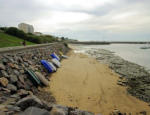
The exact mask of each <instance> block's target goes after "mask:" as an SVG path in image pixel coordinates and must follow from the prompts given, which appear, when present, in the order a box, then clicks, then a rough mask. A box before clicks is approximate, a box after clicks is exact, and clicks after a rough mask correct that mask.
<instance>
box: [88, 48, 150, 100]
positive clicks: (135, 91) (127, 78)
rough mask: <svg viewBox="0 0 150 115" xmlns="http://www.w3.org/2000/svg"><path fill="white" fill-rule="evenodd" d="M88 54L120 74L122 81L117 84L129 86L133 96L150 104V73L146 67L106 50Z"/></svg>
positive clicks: (89, 51) (94, 50)
mask: <svg viewBox="0 0 150 115" xmlns="http://www.w3.org/2000/svg"><path fill="white" fill-rule="evenodd" d="M86 53H87V54H89V55H90V56H92V57H94V58H96V59H97V60H98V61H100V63H104V64H107V65H108V66H109V67H110V68H111V69H112V70H113V71H115V72H116V73H118V74H119V75H120V80H118V83H117V84H118V85H122V86H127V91H128V92H129V93H130V94H131V95H133V96H135V97H137V98H139V99H140V100H143V101H145V102H150V73H149V72H148V71H146V70H145V69H144V67H142V66H140V65H138V64H135V63H132V62H129V61H126V60H124V59H123V58H121V57H119V56H117V55H115V54H114V52H111V51H108V50H104V49H92V50H88V51H86Z"/></svg>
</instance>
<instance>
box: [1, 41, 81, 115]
mask: <svg viewBox="0 0 150 115" xmlns="http://www.w3.org/2000/svg"><path fill="white" fill-rule="evenodd" d="M60 51H61V52H62V53H63V54H65V53H67V52H68V51H69V48H68V47H67V45H66V44H63V43H52V44H42V45H34V46H26V47H12V48H1V49H0V115H5V114H7V115H14V114H15V115H16V113H18V114H21V115H29V114H28V112H29V111H30V110H31V111H32V110H34V112H35V113H36V112H37V115H43V114H42V113H47V115H48V113H50V111H51V110H53V111H54V109H56V110H55V112H56V113H57V112H61V113H63V114H66V113H65V112H71V110H72V112H78V110H75V109H74V111H73V109H69V108H67V107H63V106H59V105H55V104H54V103H55V98H54V97H53V96H52V95H51V94H50V93H48V92H44V91H42V90H40V89H41V88H40V87H42V86H40V87H37V86H35V85H34V84H33V83H32V81H31V80H30V79H29V77H30V76H29V75H28V74H27V73H26V70H27V69H32V70H33V71H34V72H36V71H38V72H40V73H41V74H42V75H43V76H44V77H45V78H46V79H47V80H49V79H50V74H48V72H47V71H46V70H45V68H44V67H43V66H42V65H41V63H40V60H41V59H44V60H48V61H50V60H51V57H50V54H51V53H53V52H55V53H56V54H57V55H59V52H60ZM59 56H60V55H59ZM36 96H37V97H36ZM33 106H34V107H33ZM29 107H30V108H29ZM53 108H54V109H53ZM60 108H61V110H60ZM26 109H27V110H26ZM24 110H25V112H22V111H24ZM40 112H41V114H39V113H40ZM33 114H34V113H33ZM33 114H32V115H33ZM34 115H35V114H34ZM44 115H46V114H44Z"/></svg>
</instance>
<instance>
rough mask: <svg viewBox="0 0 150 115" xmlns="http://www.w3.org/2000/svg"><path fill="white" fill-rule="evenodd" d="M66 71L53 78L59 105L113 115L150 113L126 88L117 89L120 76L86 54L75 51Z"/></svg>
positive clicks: (50, 88) (70, 56)
mask: <svg viewBox="0 0 150 115" xmlns="http://www.w3.org/2000/svg"><path fill="white" fill-rule="evenodd" d="M61 64H62V67H61V68H59V69H58V71H57V72H55V73H53V74H52V75H51V79H50V82H49V83H50V87H47V88H46V89H45V90H46V91H51V92H52V94H53V96H54V97H55V98H56V101H57V103H58V104H61V105H66V106H71V107H78V108H79V109H82V110H87V111H91V112H94V113H102V114H103V115H109V113H110V112H112V111H113V110H114V109H118V110H120V111H121V112H126V113H127V114H129V113H132V115H135V114H136V113H137V112H141V111H147V114H148V113H149V114H150V107H149V106H148V104H147V103H145V102H143V101H140V100H138V99H136V98H135V97H133V96H131V95H129V94H128V93H127V91H126V88H125V87H122V86H119V85H117V80H118V79H119V75H117V74H116V73H114V72H113V71H112V70H111V69H109V68H108V66H107V65H104V64H101V63H99V62H98V61H97V60H96V59H94V58H90V57H88V56H86V55H84V54H79V53H78V54H77V53H73V51H71V52H70V53H69V58H68V59H64V60H63V61H62V62H61Z"/></svg>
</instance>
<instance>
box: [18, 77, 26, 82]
mask: <svg viewBox="0 0 150 115" xmlns="http://www.w3.org/2000/svg"><path fill="white" fill-rule="evenodd" d="M18 79H19V81H20V82H21V83H23V84H25V82H24V76H23V75H20V76H18Z"/></svg>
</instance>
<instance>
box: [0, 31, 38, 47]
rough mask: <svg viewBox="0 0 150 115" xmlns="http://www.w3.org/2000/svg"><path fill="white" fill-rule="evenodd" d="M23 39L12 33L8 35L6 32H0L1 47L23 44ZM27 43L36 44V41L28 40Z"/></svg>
mask: <svg viewBox="0 0 150 115" xmlns="http://www.w3.org/2000/svg"><path fill="white" fill-rule="evenodd" d="M22 41H23V40H22V39H20V38H18V37H15V36H11V35H8V34H6V33H3V32H0V48H2V47H12V46H21V45H22V44H21V42H22ZM26 44H27V45H34V44H35V43H32V42H28V41H26Z"/></svg>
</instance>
